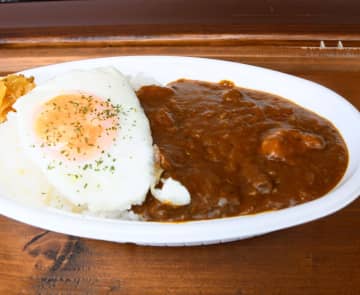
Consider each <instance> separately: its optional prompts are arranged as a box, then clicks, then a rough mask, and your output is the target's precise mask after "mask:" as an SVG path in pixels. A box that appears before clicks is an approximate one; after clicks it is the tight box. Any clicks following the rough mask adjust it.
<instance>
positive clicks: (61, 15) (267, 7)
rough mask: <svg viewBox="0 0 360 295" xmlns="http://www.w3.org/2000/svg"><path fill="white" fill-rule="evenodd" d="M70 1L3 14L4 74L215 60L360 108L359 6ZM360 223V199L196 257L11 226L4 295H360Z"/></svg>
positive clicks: (3, 252) (0, 276)
mask: <svg viewBox="0 0 360 295" xmlns="http://www.w3.org/2000/svg"><path fill="white" fill-rule="evenodd" d="M64 3H65V2H64V1H52V2H46V1H45V2H44V1H42V2H39V3H18V4H0V75H3V74H7V73H11V72H16V71H19V70H22V69H25V68H30V67H34V66H39V65H45V64H51V63H56V62H62V61H68V60H78V59H84V58H92V57H100V56H101V57H102V56H114V55H136V54H166V55H188V56H204V57H213V58H220V59H225V60H234V61H239V62H244V63H250V64H254V65H260V66H265V67H269V68H272V69H277V70H281V71H284V72H287V73H291V74H295V75H298V76H301V77H305V78H307V79H310V80H313V81H316V82H319V83H321V84H323V85H325V86H327V87H330V88H331V89H333V90H335V91H337V92H338V93H340V94H341V95H343V96H344V97H346V98H347V99H349V101H351V102H352V103H353V104H354V105H355V106H356V107H357V108H358V109H360V90H359V89H360V88H359V85H360V83H359V82H360V48H359V44H360V2H359V1H341V0H329V1H326V2H324V1H280V0H252V1H235V0H232V1H231V0H223V1H203V0H193V1H179V0H173V1H165V0H158V1H155V0H148V1H140V0H135V1H110V0H105V1H100V0H94V1H66V4H65V5H64ZM321 41H324V42H323V45H325V48H324V46H320V44H321ZM339 41H341V44H339ZM358 130H359V126H354V132H356V131H358ZM0 140H1V139H0ZM0 144H1V141H0ZM359 216H360V201H359V200H358V201H355V202H354V203H353V204H351V205H350V206H348V207H346V208H345V209H343V210H341V211H340V212H338V213H336V214H334V215H332V216H329V217H326V218H323V219H321V220H318V221H315V222H311V223H308V224H305V225H302V226H298V227H294V228H291V229H287V230H283V231H279V232H275V233H271V234H268V235H265V236H261V237H257V238H253V239H248V240H244V241H238V242H233V243H228V244H222V245H213V246H204V247H188V248H156V247H142V246H136V245H130V244H115V243H108V242H102V241H94V240H88V239H81V238H77V237H71V236H66V235H61V234H56V233H52V232H47V231H44V230H42V229H38V228H34V227H30V226H27V225H24V224H21V223H18V222H15V221H13V220H10V219H7V218H5V217H0V294H214V295H215V294H237V295H248V294H261V295H262V294H277V295H281V294H295V295H296V294H314V295H315V294H316V295H317V294H324V295H325V294H326V295H327V294H349V295H350V294H354V295H357V294H360V272H359V269H360V231H359V227H360V218H359ZM44 224H46V220H44Z"/></svg>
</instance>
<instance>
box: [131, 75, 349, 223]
mask: <svg viewBox="0 0 360 295" xmlns="http://www.w3.org/2000/svg"><path fill="white" fill-rule="evenodd" d="M137 95H138V97H139V99H140V101H141V104H142V106H143V108H144V110H145V113H146V115H147V116H148V118H149V120H150V125H151V130H152V136H153V140H154V143H155V144H156V145H157V146H158V147H159V150H160V153H161V163H160V164H161V166H162V168H163V169H164V170H165V172H164V174H163V177H164V178H167V177H170V176H171V177H172V178H173V179H176V180H178V181H180V182H181V183H182V184H183V185H184V186H186V188H187V189H188V190H189V192H190V194H191V204H189V205H187V206H180V207H172V206H169V205H165V204H162V203H160V202H159V201H157V200H156V199H155V198H153V197H152V196H151V195H150V194H149V195H148V196H147V199H146V201H145V202H144V204H143V205H141V206H134V207H133V209H134V211H135V212H137V213H140V214H141V215H143V216H144V218H145V219H147V220H154V221H186V220H199V219H209V218H221V217H227V216H236V215H244V214H253V213H258V212H263V211H268V210H277V209H281V208H286V207H290V206H294V205H296V204H301V203H304V202H307V201H311V200H313V199H316V198H319V197H321V196H323V195H324V194H326V193H327V192H329V191H330V190H331V189H332V188H333V187H334V186H335V185H336V184H337V183H338V182H339V181H340V179H341V178H342V176H343V174H344V172H345V170H346V167H347V163H348V153H347V148H346V145H345V143H344V141H343V139H342V137H341V135H340V134H339V132H338V131H337V130H336V128H335V127H334V126H333V125H332V124H331V123H330V122H329V121H327V120H326V119H324V118H322V117H320V116H318V115H316V114H315V113H313V112H311V111H308V110H306V109H304V108H302V107H300V106H298V105H296V104H294V103H292V102H290V101H288V100H286V99H284V98H281V97H279V96H276V95H273V94H269V93H265V92H261V91H255V90H250V89H245V88H240V87H237V86H235V85H234V84H233V83H232V82H229V81H222V82H220V83H210V82H202V81H192V80H186V79H181V80H178V81H175V82H172V83H170V84H168V85H167V87H160V86H144V87H142V88H141V89H140V90H138V92H137Z"/></svg>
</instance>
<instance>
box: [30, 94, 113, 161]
mask: <svg viewBox="0 0 360 295" xmlns="http://www.w3.org/2000/svg"><path fill="white" fill-rule="evenodd" d="M119 111H120V108H119V106H114V105H112V104H111V103H110V101H109V100H107V101H106V100H103V99H100V98H98V97H95V96H92V95H84V94H78V93H76V94H64V95H59V96H56V97H54V98H52V99H51V100H50V101H48V102H46V103H45V104H43V105H42V106H41V108H40V110H39V111H38V113H37V116H36V120H35V132H36V134H37V136H38V138H39V139H40V142H41V147H43V148H49V149H50V150H51V151H52V152H54V153H57V154H58V156H59V157H61V158H65V159H67V160H69V161H78V160H87V159H91V158H93V157H95V156H97V155H98V154H99V153H104V151H105V150H106V149H107V148H109V147H110V146H111V145H112V144H113V142H114V141H115V138H116V135H117V132H118V129H119Z"/></svg>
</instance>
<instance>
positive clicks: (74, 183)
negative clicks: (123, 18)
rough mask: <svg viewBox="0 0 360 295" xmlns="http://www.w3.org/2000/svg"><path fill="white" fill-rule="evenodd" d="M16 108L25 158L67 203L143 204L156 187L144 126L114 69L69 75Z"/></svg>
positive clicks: (93, 207) (97, 207)
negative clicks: (151, 187)
mask: <svg viewBox="0 0 360 295" xmlns="http://www.w3.org/2000/svg"><path fill="white" fill-rule="evenodd" d="M14 108H15V109H16V111H17V114H16V117H17V129H18V135H19V138H20V142H21V145H22V148H23V150H24V152H25V154H26V155H27V156H28V158H29V159H30V160H31V161H32V162H33V163H34V164H35V165H36V166H37V167H39V169H40V170H41V171H42V172H43V174H44V176H45V177H46V178H47V179H48V181H49V182H50V183H51V185H53V186H54V187H55V188H56V189H57V190H58V191H59V192H60V193H61V194H62V195H63V196H64V197H65V198H67V199H68V200H69V201H71V202H72V203H74V204H76V205H78V206H87V207H88V209H89V210H90V211H107V210H126V209H129V208H130V207H131V206H132V205H135V204H141V203H142V202H143V201H144V199H145V197H146V193H147V192H148V190H149V188H150V185H151V184H152V183H153V182H154V151H153V148H152V137H151V132H150V127H149V122H148V119H147V117H146V116H145V114H144V111H143V109H142V107H141V105H140V103H139V101H138V99H137V97H136V95H135V93H134V91H133V90H132V88H131V86H130V85H129V84H128V81H127V80H126V78H125V77H124V76H123V75H122V74H121V73H120V72H118V71H117V70H116V69H114V68H112V67H106V68H97V69H91V70H86V71H85V70H83V71H82V70H76V71H71V72H68V73H66V74H63V75H61V76H58V77H56V78H55V79H53V80H50V81H48V82H46V83H44V84H42V85H39V86H38V87H37V88H35V89H34V90H33V91H31V92H30V93H28V94H27V95H25V96H23V97H22V98H21V99H20V100H19V101H18V102H17V103H16V104H15V105H14Z"/></svg>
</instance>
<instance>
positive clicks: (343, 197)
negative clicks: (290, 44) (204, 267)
mask: <svg viewBox="0 0 360 295" xmlns="http://www.w3.org/2000/svg"><path fill="white" fill-rule="evenodd" d="M106 65H112V66H114V67H116V68H118V69H119V70H120V71H121V72H123V73H124V74H126V75H132V76H135V75H137V74H138V73H144V74H145V75H146V76H150V77H153V78H154V79H155V80H157V81H159V82H161V83H164V84H165V83H167V82H170V81H173V80H176V79H178V78H184V77H185V78H189V79H199V80H205V81H213V82H218V81H220V80H224V79H228V80H232V81H234V82H235V83H236V84H237V85H239V86H242V87H246V88H252V89H258V90H263V91H266V92H270V93H274V94H277V95H280V96H283V97H285V98H288V99H290V100H292V101H294V102H296V103H297V104H299V105H302V106H304V107H305V108H307V109H310V110H313V111H314V112H316V113H318V114H319V115H321V116H323V117H325V118H327V119H329V120H330V121H331V122H333V124H334V125H335V126H336V127H337V128H338V130H339V131H340V132H341V134H342V136H343V138H344V139H345V141H346V144H347V146H348V149H349V155H350V162H349V166H348V168H347V170H346V173H345V175H344V177H343V179H342V181H341V182H340V183H339V184H338V185H337V187H336V188H335V189H333V190H332V191H331V192H330V193H328V194H327V195H325V196H323V197H322V198H319V199H317V200H315V201H311V202H308V203H305V204H303V205H298V206H295V207H292V208H288V209H283V210H279V211H273V212H267V213H261V214H255V215H248V216H240V217H231V218H223V219H215V220H205V221H193V222H185V223H174V224H171V223H157V222H141V221H123V220H116V219H104V218H97V217H89V216H82V215H77V214H73V213H68V212H63V211H60V210H57V209H52V208H32V207H26V206H24V205H21V204H19V203H16V202H15V201H12V200H10V199H8V198H5V196H3V197H1V196H0V213H1V214H3V215H5V216H8V217H10V218H13V219H16V220H18V221H21V222H24V223H27V224H30V225H34V226H37V227H40V228H44V229H47V230H51V231H55V232H60V233H64V234H70V235H75V236H80V237H86V238H93V239H100V240H107V241H114V242H130V243H136V244H142V245H157V246H180V245H201V244H213V243H221V242H227V241H233V240H239V239H245V238H248V237H252V236H256V235H261V234H264V233H268V232H272V231H276V230H280V229H284V228H288V227H291V226H295V225H298V224H302V223H305V222H309V221H311V220H315V219H318V218H320V217H323V216H326V215H329V214H331V213H334V212H336V211H337V210H339V209H341V208H343V207H344V206H346V205H348V204H349V203H350V202H352V201H354V200H355V199H356V198H357V197H358V195H359V194H360V132H359V127H360V115H359V112H358V111H357V110H356V109H355V108H354V107H353V106H352V105H351V104H350V103H348V102H347V101H346V100H345V99H344V98H342V97H341V96H339V95H338V94H336V93H335V92H333V91H331V90H329V89H327V88H325V87H323V86H320V85H319V84H316V83H313V82H310V81H307V80H304V79H300V78H297V77H294V76H291V75H287V74H283V73H280V72H277V71H272V70H268V69H264V68H260V67H255V66H250V65H245V64H239V63H234V62H225V61H220V60H211V59H202V58H190V57H170V56H131V57H111V58H99V59H91V60H82V61H76V62H68V63H62V64H55V65H50V66H45V67H40V68H35V69H31V70H28V71H24V72H23V73H24V74H26V75H33V76H35V78H36V81H37V84H41V83H42V82H44V81H46V80H48V79H49V78H52V77H53V76H55V75H58V74H60V73H63V72H66V71H69V70H71V69H78V68H82V69H84V68H93V67H100V66H106Z"/></svg>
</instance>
